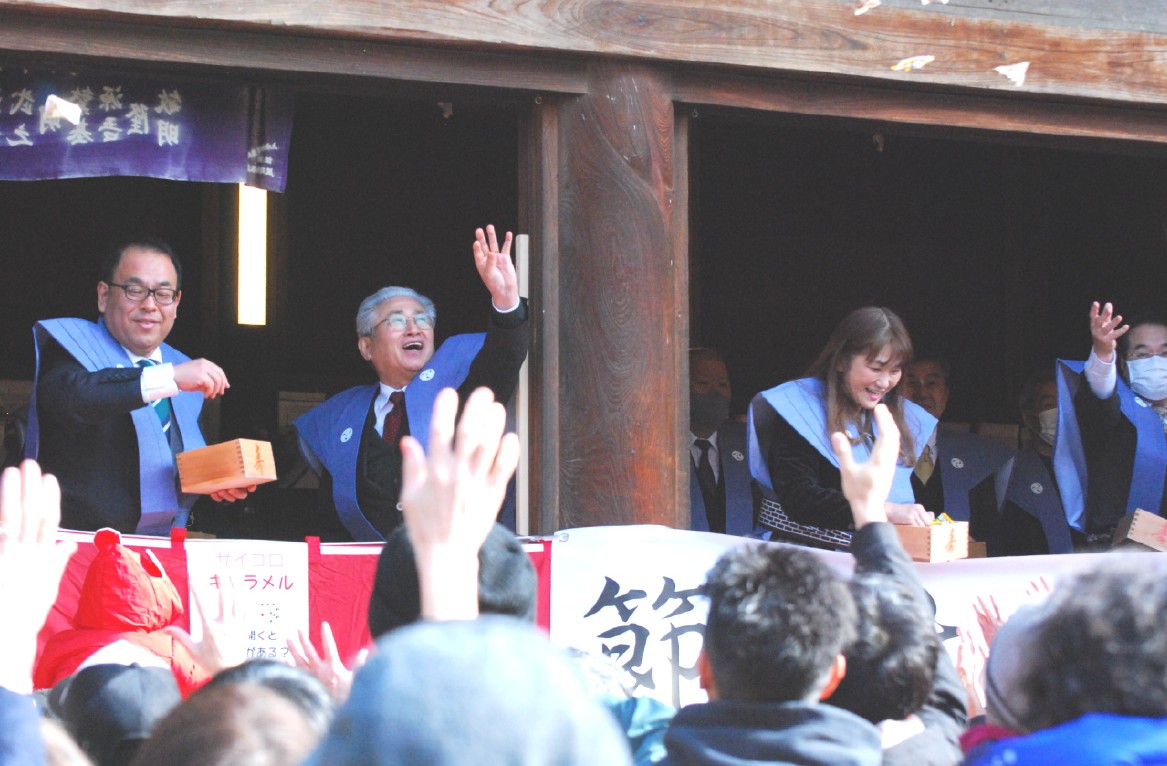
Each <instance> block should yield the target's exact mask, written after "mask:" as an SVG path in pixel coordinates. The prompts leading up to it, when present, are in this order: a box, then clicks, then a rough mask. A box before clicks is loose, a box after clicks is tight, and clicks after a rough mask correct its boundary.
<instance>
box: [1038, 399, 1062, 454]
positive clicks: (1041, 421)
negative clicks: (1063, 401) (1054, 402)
mask: <svg viewBox="0 0 1167 766" xmlns="http://www.w3.org/2000/svg"><path fill="white" fill-rule="evenodd" d="M1037 424H1038V425H1039V426H1040V427H1041V440H1042V441H1043V442H1045V443H1046V444H1048V445H1050V446H1051V447H1052V446H1053V443H1054V436H1055V435H1057V432H1058V408H1057V407H1050V408H1049V409H1048V410H1042V411H1041V412H1039V413H1037Z"/></svg>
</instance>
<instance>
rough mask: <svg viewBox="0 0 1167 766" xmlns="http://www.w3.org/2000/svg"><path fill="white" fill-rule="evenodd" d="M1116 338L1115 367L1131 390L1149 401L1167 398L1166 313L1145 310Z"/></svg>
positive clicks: (1133, 318)
mask: <svg viewBox="0 0 1167 766" xmlns="http://www.w3.org/2000/svg"><path fill="white" fill-rule="evenodd" d="M1127 324H1128V325H1129V326H1130V328H1131V329H1130V330H1128V331H1127V332H1126V334H1124V335H1123V336H1122V337H1120V338H1119V339H1118V360H1119V369H1120V370H1121V371H1122V373H1123V375H1124V377H1125V378H1126V380H1127V382H1128V383H1129V384H1130V387H1131V390H1132V391H1134V392H1135V393H1136V394H1138V395H1139V396H1141V397H1143V398H1144V399H1146V400H1147V401H1149V402H1153V403H1156V404H1159V403H1163V402H1164V401H1167V316H1165V315H1163V314H1162V313H1158V312H1146V313H1141V314H1138V315H1136V316H1134V317H1132V318H1131V320H1130V321H1129V322H1128V323H1127Z"/></svg>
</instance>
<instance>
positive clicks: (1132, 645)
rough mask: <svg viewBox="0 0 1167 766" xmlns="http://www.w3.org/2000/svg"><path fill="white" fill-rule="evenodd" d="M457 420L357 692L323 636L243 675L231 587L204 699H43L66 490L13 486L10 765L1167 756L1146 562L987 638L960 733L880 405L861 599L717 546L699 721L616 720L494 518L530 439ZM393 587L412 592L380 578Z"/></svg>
mask: <svg viewBox="0 0 1167 766" xmlns="http://www.w3.org/2000/svg"><path fill="white" fill-rule="evenodd" d="M458 411H459V398H458V395H457V394H456V392H454V391H453V390H449V389H446V390H443V391H442V392H441V393H439V394H438V396H437V397H436V398H435V402H434V410H433V416H432V418H431V421H430V423H429V438H428V440H427V442H428V448H423V447H422V445H421V443H420V441H419V440H417V439H416V438H414V437H412V436H406V437H404V438H403V439H402V442H401V449H402V490H401V507H402V514H403V524H402V525H401V527H400V532H399V534H400V535H402V536H403V538H404V539H402V540H399V541H398V542H397V544H394V545H387V546H386V547H385V549H384V552H383V554H382V555H383V560H382V562H381V568H382V569H383V570H384V572H385V573H386V574H385V575H382V573H381V572H378V578H377V583H376V587H375V593H374V600H376V601H378V602H379V606H378V607H377V608H375V609H374V608H371V609H370V623H371V625H375V627H374V631H375V632H376V633H377V634H378V638H377V639H376V642H375V645H374V646H373V651H372V655H371V656H370V657H369V658H368V660H367V661H365V662H363V664H359V665H358V666H357V667H355V668H350V667H347V666H346V665H345V663H343V662H341V661H340V658H338V657H337V656H336V654H335V646H333V645H330V644H331V642H330V640H329V638H330V634H329V633H328V632H327V631H325V641H324V647H323V651H322V652H320V653H317V651H316V649H315V647H313V646H312V644H311V643H309V642H307V641H305V640H303V638H302V637H301V638H300V639H299V640H298V641H293V642H292V645H293V646H295V648H296V651H295V652H294V654H295V656H296V658H297V659H298V664H297V666H296V667H292V666H288V665H283V664H280V663H276V662H272V661H267V660H249V661H241V655H240V653H239V652H238V647H235V648H234V649H233V648H232V642H233V638H232V636H235V635H236V633H233V632H232V630H231V628H232V623H233V617H234V614H233V608H232V606H231V604H230V593H229V591H228V590H227V589H225V588H224V589H220V593H221V594H222V595H221V600H220V603H219V605H218V610H208V609H207V608H206V606H205V605H202V604H197V603H196V616H197V618H198V619H200V620H201V622H202V626H203V631H202V637H201V638H200V639H199V640H197V641H196V640H194V639H192V638H191V637H190V635H189V634H187V633H186V632H185V631H181V630H179V629H174V630H173V631H172V633H173V635H174V636H175V637H176V639H178V640H180V641H181V643H182V645H183V646H184V647H186V649H187V650H188V652H189V655H190V656H191V657H193V658H194V659H195V661H196V662H197V663H198V664H199V665H200V667H201V668H202V670H204V671H205V672H206V674H207V675H208V676H209V680H206V681H205V682H203V683H201V684H199V685H198V688H195V689H187V690H181V689H180V687H179V684H178V682H177V680H176V677H175V674H174V672H173V666H167V665H166V664H165V663H163V664H162V665H161V666H160V665H159V664H158V663H156V662H155V663H151V662H141V661H134V662H128V661H126V660H127V659H128V658H129V657H130V656H131V654H132V653H131V652H129V651H123V652H122V658H123V661H122V662H117V661H114V659H113V655H112V654H107V655H106V656H105V657H104V658H103V660H102V661H100V662H96V663H95V664H87V665H86V666H85V667H83V668H81V669H80V670H78V671H76V672H74V673H72V674H71V675H69V676H67V677H65V678H64V679H62V680H61V681H59V682H58V683H57V684H55V685H54V686H53V687H52V688H51V689H48V690H42V691H39V692H35V693H34V683H33V668H34V664H35V660H36V651H37V632H38V630H39V629H40V626H41V624H42V623H43V622H44V619H45V616H46V614H47V613H48V611H49V608H50V607H51V605H52V604H53V602H54V600H55V598H56V590H57V583H58V582H59V580H60V577H61V575H62V573H63V571H64V567H65V564H66V562H67V561H68V559H69V557H70V556H71V555H72V553H73V552H74V547H75V546H74V545H73V544H71V543H58V542H57V528H58V523H59V518H60V500H61V494H60V489H59V485H58V483H57V481H56V479H55V478H54V477H53V476H51V475H48V474H42V473H41V470H40V468H39V466H38V465H37V464H36V463H35V462H34V461H25V462H24V463H23V464H22V465H21V466H20V467H19V468H8V469H6V470H5V472H4V474H3V477H2V482H0V610H3V613H4V614H5V615H6V628H5V630H4V631H0V764H5V765H7V764H41V763H76V764H85V763H98V764H115V763H133V764H155V763H165V764H167V765H168V766H173V764H175V763H179V764H181V763H200V764H253V763H256V764H273V765H274V764H299V763H308V764H346V763H353V764H357V763H360V764H369V763H384V764H421V763H424V764H470V763H474V764H482V763H497V764H549V763H556V764H629V763H636V764H653V763H662V764H739V763H740V764H746V763H786V764H871V765H872V766H874V764H879V763H904V764H956V763H961V762H964V763H970V764H982V763H983V764H998V763H1007V764H1028V763H1034V764H1037V763H1092V764H1105V763H1115V764H1118V763H1133V762H1140V763H1153V762H1158V761H1159V760H1162V759H1164V758H1167V726H1165V723H1167V721H1164V720H1163V719H1164V718H1165V717H1167V683H1165V682H1167V638H1164V634H1163V631H1162V630H1161V614H1162V613H1163V610H1164V608H1167V585H1165V583H1167V578H1165V577H1164V576H1163V575H1164V571H1163V568H1164V565H1162V564H1160V563H1159V562H1158V557H1155V556H1147V557H1137V558H1135V559H1132V558H1131V557H1123V558H1118V557H1113V556H1109V555H1102V556H1098V557H1097V559H1098V560H1097V564H1096V565H1094V566H1092V567H1091V568H1090V569H1089V570H1088V571H1084V572H1082V573H1080V574H1077V575H1074V576H1071V577H1067V578H1065V579H1064V580H1063V581H1061V582H1058V583H1057V585H1056V587H1055V588H1054V589H1053V592H1052V593H1051V594H1050V595H1049V597H1048V599H1047V600H1045V601H1044V602H1042V603H1039V604H1036V605H1034V606H1031V607H1026V608H1023V609H1021V610H1019V611H1018V612H1017V613H1016V614H1015V615H1014V616H1013V617H1012V618H1010V619H1009V620H1008V621H1004V623H1003V624H1001V621H1000V620H993V619H986V621H985V625H984V628H983V635H982V636H981V638H982V639H983V640H985V641H986V642H988V643H989V644H990V645H991V646H990V651H989V653H988V662H987V663H986V666H985V667H984V669H983V673H981V674H980V675H979V676H978V678H977V679H976V680H975V682H974V686H976V687H978V688H983V699H984V705H985V711H984V713H985V718H984V720H983V721H980V720H977V719H971V720H970V719H969V717H968V709H967V707H966V701H965V690H964V688H963V687H962V683H961V680H960V679H959V678H958V674H957V671H956V669H955V668H954V666H953V664H952V661H951V659H950V658H949V656H948V654H947V652H946V651H944V650H943V648H942V647H941V645H940V638H939V636H938V634H937V633H936V631H935V629H934V614H933V606H932V603H931V601H930V600H929V598H928V594H927V593H926V592H925V591H924V589H923V587H922V586H921V584H920V582H919V580H918V579H917V576H916V574H915V569H914V567H913V565H912V563H911V561H910V559H909V558H908V556H907V554H906V553H905V552H904V550H903V548H902V547H901V546H900V543H899V541H898V536H897V534H896V533H895V531H894V528H893V526H892V525H891V524H890V523H889V520H888V497H889V495H890V492H891V491H892V488H893V486H894V484H895V482H896V481H897V472H898V471H899V469H900V464H901V462H902V448H901V441H900V432H899V429H898V425H897V423H896V420H895V415H894V413H893V412H892V411H891V410H890V408H888V407H887V405H885V404H883V403H877V404H876V406H874V407H873V408H872V411H871V414H872V419H873V421H874V429H873V430H874V432H875V436H874V438H873V439H872V441H871V444H870V448H869V450H868V453H867V455H865V460H863V461H862V462H858V461H857V460H856V458H855V456H854V454H853V444H852V438H851V436H850V435H848V434H847V433H846V432H845V431H838V432H836V433H834V434H832V437H831V450H832V454H833V455H834V457H835V459H836V461H837V463H838V466H839V469H838V470H839V479H840V491H841V493H842V495H843V496H844V498H845V499H846V501H847V503H848V507H849V508H850V511H851V519H852V524H853V526H854V528H855V534H854V538H853V544H852V554H853V556H854V560H855V571H854V574H853V576H852V577H850V578H846V577H844V576H842V575H840V574H839V573H838V571H837V570H835V569H834V568H832V567H830V566H829V565H827V564H826V563H824V562H823V560H822V559H821V558H820V557H818V556H816V555H815V554H813V553H812V552H810V551H808V550H806V549H805V548H801V547H798V546H789V545H777V544H768V543H763V542H759V541H752V540H743V541H742V542H741V543H739V544H737V545H735V546H733V547H731V548H729V549H727V551H726V552H725V553H724V554H723V555H722V556H721V557H720V558H719V559H718V561H717V562H716V564H715V565H714V566H713V568H712V569H711V570H710V571H709V573H708V575H707V577H706V581H705V584H704V586H703V589H702V591H703V595H704V596H705V597H706V598H707V600H708V614H707V617H706V620H705V624H704V642H703V647H702V651H701V655H700V659H699V661H698V673H699V677H700V682H701V686H702V688H703V689H704V690H705V692H706V693H707V695H708V701H706V702H701V703H694V704H689V705H686V706H684V707H682V708H681V709H680V710H672V709H669V708H667V707H666V706H664V705H662V704H661V703H659V702H656V701H654V700H652V699H650V698H632V697H629V696H628V695H627V693H626V692H625V691H624V688H625V687H624V686H623V685H622V683H621V679H620V671H619V669H618V668H616V667H615V666H614V665H611V664H609V663H606V662H605V661H604V660H605V658H603V657H598V656H593V655H590V654H589V653H587V652H575V653H569V652H566V651H562V650H559V649H557V648H555V647H553V646H552V645H551V643H550V641H549V640H548V637H547V636H546V635H545V634H544V633H542V632H541V631H539V630H538V629H537V628H535V627H534V626H533V624H532V622H531V615H532V614H533V611H534V610H533V605H534V599H535V587H534V579H535V578H534V576H533V572H532V571H531V570H530V567H531V564H530V562H529V560H527V557H526V554H525V553H524V552H523V550H522V548H521V547H520V546H517V545H516V544H515V541H514V539H513V536H511V535H510V534H509V533H507V532H505V530H502V529H501V528H500V527H499V526H498V525H497V523H496V521H495V519H496V517H497V514H498V511H499V508H500V506H501V504H502V501H503V497H504V495H505V493H506V485H507V482H508V480H509V479H510V477H511V475H512V474H513V472H514V470H515V466H516V465H517V461H518V454H519V445H518V441H517V439H516V438H515V436H514V435H513V434H504V431H505V420H506V414H505V409H504V408H503V406H502V405H501V404H499V403H497V402H495V401H494V397H493V395H492V394H491V392H490V391H489V390H488V389H478V390H477V391H475V392H474V393H472V394H471V395H470V397H469V398H468V400H467V401H466V402H465V406H464V408H463V409H462V412H461V415H460V416H459V414H458ZM114 546H116V543H115V542H111V544H110V547H111V548H112V547H114ZM141 565H142V566H146V567H147V569H149V567H148V565H147V564H146V563H145V562H143V563H142V564H141ZM405 566H409V567H411V572H412V574H413V575H414V577H412V578H410V577H398V576H394V575H396V574H397V573H399V572H400V571H401V570H402V568H403V567H405ZM151 574H152V573H151ZM107 579H108V577H107ZM986 616H987V613H986ZM235 640H237V639H235ZM138 649H141V647H138ZM145 654H147V653H146V652H142V651H139V652H138V655H137V656H138V657H143V656H145ZM354 671H355V672H354ZM974 712H979V711H974Z"/></svg>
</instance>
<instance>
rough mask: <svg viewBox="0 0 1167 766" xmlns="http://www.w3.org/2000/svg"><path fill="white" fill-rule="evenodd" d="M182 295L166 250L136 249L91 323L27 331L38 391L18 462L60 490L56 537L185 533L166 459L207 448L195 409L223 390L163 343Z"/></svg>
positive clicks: (181, 498)
mask: <svg viewBox="0 0 1167 766" xmlns="http://www.w3.org/2000/svg"><path fill="white" fill-rule="evenodd" d="M181 288H182V265H181V263H180V261H179V259H178V256H177V255H175V253H174V251H173V250H171V248H170V246H169V245H167V244H166V243H165V242H163V241H162V240H160V239H156V238H153V237H138V238H134V239H132V240H129V241H127V242H125V243H122V244H121V245H119V246H118V247H116V248H114V249H112V250H111V251H110V254H109V255H108V256H107V257H106V259H105V261H104V262H103V264H102V277H101V281H100V282H98V283H97V310H98V312H100V314H101V317H100V318H99V319H98V321H97V323H96V324H95V323H93V322H90V321H88V320H85V319H50V320H45V321H43V322H38V323H37V325H36V327H35V328H34V331H33V332H34V336H35V340H36V347H37V380H36V387H35V392H34V398H33V402H32V406H31V407H30V412H29V431H28V437H27V439H26V442H25V457H28V458H36V459H38V460H39V461H40V462H41V465H42V466H43V467H44V469H45V470H46V471H48V472H51V473H53V474H56V476H57V477H58V479H59V480H60V483H61V493H62V497H61V526H63V527H66V528H69V529H80V530H96V529H100V528H102V527H113V528H114V529H117V530H118V531H120V532H124V533H134V532H136V533H139V534H159V535H165V534H169V530H170V528H171V527H172V526H185V525H186V523H187V520H188V518H189V515H190V508H191V506H192V505H193V503H194V500H195V499H196V496H194V495H183V494H181V492H180V491H179V487H178V481H177V471H176V469H175V462H174V455H175V454H177V453H179V452H182V451H183V450H189V449H196V448H198V447H202V446H205V442H204V440H203V436H202V433H201V432H200V430H199V424H198V416H199V412H200V411H201V409H202V405H203V399H204V398H214V397H216V396H219V395H221V394H222V393H223V392H224V391H226V390H227V388H229V387H230V384H229V383H228V382H227V376H226V375H225V374H224V373H223V370H222V369H221V368H220V367H219V366H218V365H216V364H214V363H213V362H210V361H208V360H206V359H193V360H192V359H190V358H189V357H187V356H185V355H184V354H182V353H181V352H179V351H177V350H175V349H174V348H172V347H170V346H168V345H166V343H164V342H163V341H165V340H166V337H167V336H168V335H169V334H170V330H171V329H172V328H173V327H174V320H175V317H176V316H177V315H178V305H179V303H180V301H181V299H182V291H181ZM246 494H247V492H246V491H245V490H227V491H225V492H221V493H216V494H215V495H213V497H214V498H215V499H216V500H235V499H240V498H242V497H245V496H246Z"/></svg>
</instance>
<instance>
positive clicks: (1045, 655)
mask: <svg viewBox="0 0 1167 766" xmlns="http://www.w3.org/2000/svg"><path fill="white" fill-rule="evenodd" d="M1165 610H1167V569H1165V568H1164V565H1163V564H1161V563H1160V562H1158V561H1157V557H1153V556H1145V557H1144V556H1135V557H1130V556H1127V557H1118V556H1106V557H1105V558H1104V559H1103V560H1102V561H1101V562H1100V563H1099V564H1098V565H1096V566H1093V567H1090V568H1089V569H1086V570H1083V571H1081V572H1078V573H1076V574H1074V575H1071V576H1069V577H1067V578H1065V579H1063V580H1061V581H1059V582H1058V583H1057V586H1056V587H1055V588H1054V591H1053V593H1052V595H1051V596H1050V597H1049V599H1048V601H1046V603H1044V604H1042V605H1040V606H1037V607H1030V608H1023V609H1020V610H1018V611H1017V613H1016V614H1014V615H1013V616H1012V617H1011V618H1009V620H1008V621H1007V622H1006V623H1005V625H1004V626H1003V627H1002V628H1001V630H1000V631H999V632H998V633H997V635H996V637H995V638H994V640H993V644H992V648H991V651H990V653H989V661H988V666H987V668H986V681H985V690H986V708H987V714H988V717H989V720H990V721H994V722H996V723H998V724H1001V725H1004V726H1008V727H1009V728H1010V729H1012V730H1013V731H1014V732H1017V733H1019V735H1020V736H1015V737H1006V738H1003V739H997V740H996V741H987V742H982V743H980V744H979V745H977V746H975V747H973V748H972V750H971V751H970V752H969V754H968V756H967V759H966V762H967V763H970V764H978V765H979V764H996V763H1012V764H1027V763H1058V764H1079V763H1081V764H1116V765H1117V764H1129V763H1161V762H1164V761H1165V760H1167V684H1164V682H1163V679H1164V678H1167V632H1164V630H1163V622H1162V616H1163V614H1164V611H1165Z"/></svg>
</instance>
